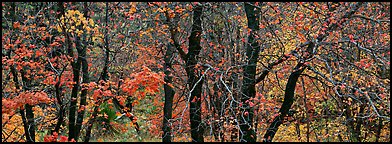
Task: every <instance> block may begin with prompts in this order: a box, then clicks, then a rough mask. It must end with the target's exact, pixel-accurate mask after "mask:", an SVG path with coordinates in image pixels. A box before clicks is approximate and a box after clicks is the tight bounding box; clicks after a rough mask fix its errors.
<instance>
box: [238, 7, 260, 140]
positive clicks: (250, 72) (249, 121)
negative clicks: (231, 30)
mask: <svg viewBox="0 0 392 144" xmlns="http://www.w3.org/2000/svg"><path fill="white" fill-rule="evenodd" d="M252 4H254V2H253V3H252ZM252 4H249V3H247V2H246V3H245V12H246V17H247V19H248V27H249V28H250V29H251V32H250V35H249V36H248V43H247V47H246V56H247V62H248V63H247V65H245V66H244V79H243V85H242V89H241V92H242V96H241V102H242V104H243V107H244V109H243V111H242V112H241V114H240V115H241V117H243V118H241V119H240V120H241V123H240V129H241V132H240V141H241V142H255V141H256V133H255V130H254V127H253V115H254V112H253V108H252V107H250V106H249V100H250V99H251V98H254V97H255V96H256V90H255V84H256V63H257V59H258V56H259V52H260V45H259V44H258V43H257V42H256V40H255V35H256V32H257V31H258V30H259V9H256V8H255V7H253V6H252Z"/></svg>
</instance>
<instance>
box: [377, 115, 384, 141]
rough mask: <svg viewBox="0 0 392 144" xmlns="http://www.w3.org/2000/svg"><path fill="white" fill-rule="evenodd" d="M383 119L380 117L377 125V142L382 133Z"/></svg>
mask: <svg viewBox="0 0 392 144" xmlns="http://www.w3.org/2000/svg"><path fill="white" fill-rule="evenodd" d="M382 127H383V125H382V119H381V118H378V126H377V132H376V142H378V140H379V139H380V134H381V130H382Z"/></svg>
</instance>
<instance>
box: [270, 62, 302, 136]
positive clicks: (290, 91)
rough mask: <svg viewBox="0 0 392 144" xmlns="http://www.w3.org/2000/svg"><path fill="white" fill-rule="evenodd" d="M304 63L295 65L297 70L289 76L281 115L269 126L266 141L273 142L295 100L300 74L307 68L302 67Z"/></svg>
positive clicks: (280, 111)
mask: <svg viewBox="0 0 392 144" xmlns="http://www.w3.org/2000/svg"><path fill="white" fill-rule="evenodd" d="M302 65H303V63H298V64H297V66H296V67H295V71H294V72H292V73H291V74H290V76H289V80H288V81H287V85H286V89H285V94H284V101H283V104H282V107H281V108H280V110H279V113H280V114H279V115H278V116H277V117H275V118H274V120H273V122H272V123H271V124H270V126H269V128H268V129H267V133H266V134H265V135H264V141H265V142H272V139H273V138H274V136H275V134H276V132H277V131H278V128H279V126H280V125H281V124H282V123H283V119H284V117H285V116H286V115H287V113H288V112H289V110H290V108H291V105H292V104H293V102H294V92H295V86H296V85H297V81H298V78H299V76H300V74H301V73H302V72H303V71H304V70H305V69H306V68H301V66H302Z"/></svg>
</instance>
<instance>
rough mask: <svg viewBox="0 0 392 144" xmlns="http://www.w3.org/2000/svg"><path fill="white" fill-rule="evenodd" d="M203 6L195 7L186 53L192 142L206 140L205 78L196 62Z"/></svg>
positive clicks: (199, 48)
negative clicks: (203, 98) (202, 110)
mask: <svg viewBox="0 0 392 144" xmlns="http://www.w3.org/2000/svg"><path fill="white" fill-rule="evenodd" d="M202 12H203V6H201V5H197V6H195V8H194V9H193V24H192V32H191V35H190V37H189V52H188V54H187V55H186V60H185V62H186V68H185V70H186V72H187V74H188V84H189V87H190V90H191V92H190V100H191V101H190V109H189V112H190V122H191V137H192V142H204V138H203V133H204V126H202V121H201V94H202V84H203V79H201V77H199V76H198V74H197V71H198V70H197V69H196V67H195V66H196V64H197V61H198V60H197V58H196V57H197V56H198V55H199V53H200V50H201V46H200V39H201V33H202V27H201V15H202Z"/></svg>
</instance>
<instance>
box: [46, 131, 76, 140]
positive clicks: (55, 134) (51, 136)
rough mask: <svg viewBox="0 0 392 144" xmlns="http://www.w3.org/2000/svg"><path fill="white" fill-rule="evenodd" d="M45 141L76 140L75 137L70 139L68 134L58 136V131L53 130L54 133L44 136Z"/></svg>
mask: <svg viewBox="0 0 392 144" xmlns="http://www.w3.org/2000/svg"><path fill="white" fill-rule="evenodd" d="M44 142H76V141H75V140H74V139H72V140H71V141H68V137H66V136H60V137H59V136H58V134H57V132H53V135H46V136H45V137H44Z"/></svg>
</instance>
